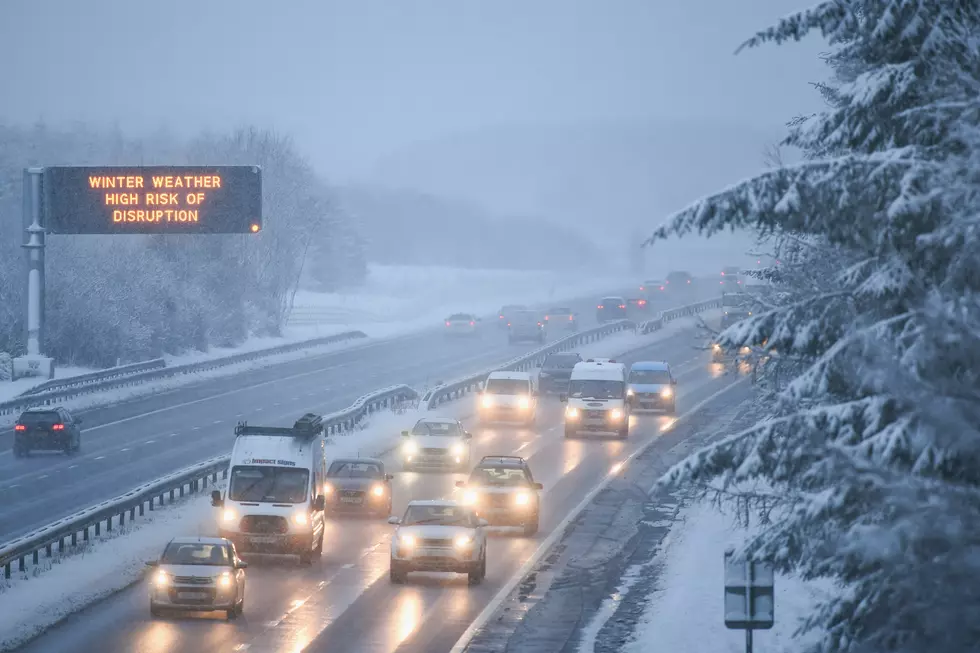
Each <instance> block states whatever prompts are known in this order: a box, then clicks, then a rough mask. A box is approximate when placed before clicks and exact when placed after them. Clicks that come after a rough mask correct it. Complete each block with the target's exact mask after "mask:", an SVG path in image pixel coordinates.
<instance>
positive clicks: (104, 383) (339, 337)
mask: <svg viewBox="0 0 980 653" xmlns="http://www.w3.org/2000/svg"><path fill="white" fill-rule="evenodd" d="M360 338H367V334H365V333H364V332H363V331H345V332H344V333H337V334H334V335H331V336H324V337H322V338H314V339H312V340H303V341H300V342H292V343H289V344H286V345H280V346H278V347H271V348H268V349H257V350H255V351H248V352H243V353H241V354H234V355H232V356H222V357H221V358H213V359H211V360H206V361H200V362H198V363H188V364H186V365H175V366H173V367H163V368H160V369H150V370H145V371H135V372H130V373H128V374H120V373H119V371H118V370H119V369H120V368H113V369H112V370H104V371H102V372H94V373H92V374H87V375H85V376H86V377H88V379H87V380H86V381H83V382H82V383H81V384H77V385H76V384H74V383H73V378H68V379H64V380H59V381H58V382H59V383H63V384H64V387H56V388H55V389H47V390H44V391H42V392H37V393H36V394H26V395H22V396H20V397H15V398H14V399H11V400H9V401H4V402H0V415H10V414H11V413H19V412H21V411H23V410H27V409H28V408H34V407H35V406H48V405H51V404H57V403H60V402H63V401H67V400H69V399H74V398H75V397H79V396H82V395H86V394H92V393H96V392H105V391H106V390H114V389H116V388H124V387H129V386H137V385H142V384H144V383H150V382H152V381H160V380H163V379H169V378H173V377H176V376H183V375H186V374H196V373H199V372H207V371H210V370H216V369H219V368H222V367H227V366H229V365H237V364H238V363H247V362H250V361H254V360H259V359H262V358H267V357H270V356H276V355H279V354H287V353H292V352H294V351H301V350H303V349H309V348H310V347H318V346H321V345H331V344H335V343H338V342H345V341H347V340H355V339H360ZM150 362H152V361H150Z"/></svg>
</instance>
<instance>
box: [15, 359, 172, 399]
mask: <svg viewBox="0 0 980 653" xmlns="http://www.w3.org/2000/svg"><path fill="white" fill-rule="evenodd" d="M166 366H167V361H165V360H164V359H162V358H154V359H153V360H150V361H143V362H142V363H130V364H129V365H120V366H119V367H110V368H108V369H104V370H99V371H98V372H90V373H88V374H79V375H77V376H69V377H67V378H64V379H52V380H50V381H45V382H44V383H39V384H38V385H36V386H34V387H33V388H31V389H30V390H25V391H24V392H22V393H20V395H19V396H20V397H27V396H30V395H36V394H40V393H42V392H51V391H53V390H63V389H65V388H77V387H79V386H83V385H88V384H90V383H98V382H99V381H108V380H109V379H117V378H119V377H121V376H131V375H133V374H139V373H140V372H150V371H152V370H162V369H163V368H165V367H166Z"/></svg>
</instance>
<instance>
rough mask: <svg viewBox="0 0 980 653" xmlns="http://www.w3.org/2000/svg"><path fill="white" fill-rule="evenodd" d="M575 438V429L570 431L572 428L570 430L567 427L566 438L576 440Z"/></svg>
mask: <svg viewBox="0 0 980 653" xmlns="http://www.w3.org/2000/svg"><path fill="white" fill-rule="evenodd" d="M575 436H576V433H575V429H570V428H568V427H567V426H566V427H565V437H566V438H574V437H575Z"/></svg>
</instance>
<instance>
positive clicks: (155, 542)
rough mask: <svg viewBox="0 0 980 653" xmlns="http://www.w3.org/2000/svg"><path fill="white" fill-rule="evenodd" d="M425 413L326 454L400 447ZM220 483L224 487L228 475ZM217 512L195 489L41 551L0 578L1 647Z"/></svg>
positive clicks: (138, 569)
mask: <svg viewBox="0 0 980 653" xmlns="http://www.w3.org/2000/svg"><path fill="white" fill-rule="evenodd" d="M471 407H472V403H471V402H465V401H464V402H457V403H454V404H453V405H451V406H447V407H446V408H445V409H444V410H441V411H440V412H441V413H442V414H448V415H456V416H458V417H460V418H463V417H465V416H466V415H467V414H468V411H469V409H470V408H471ZM420 416H421V413H420V412H419V411H418V410H417V409H409V410H406V411H405V412H402V413H396V412H386V413H379V414H377V415H375V416H374V417H372V418H371V419H370V420H369V421H368V422H365V425H364V428H363V429H362V430H360V431H355V432H353V433H352V434H351V435H347V436H337V437H334V438H332V439H331V440H332V441H331V443H330V444H329V445H328V456H329V457H331V458H337V457H341V456H347V455H367V456H371V455H378V456H380V455H382V454H383V453H385V452H386V451H389V450H391V449H392V448H393V447H395V446H396V445H397V444H398V441H399V434H400V433H401V431H402V430H403V429H407V428H411V426H412V425H414V424H415V422H416V420H418V419H419V417H420ZM219 488H220V489H222V490H223V489H224V481H222V482H221V484H220V485H219ZM209 489H210V488H209ZM215 514H216V513H215V509H214V508H213V507H212V506H211V499H210V492H207V493H202V494H198V495H192V496H190V497H189V498H185V499H184V500H180V501H177V502H175V503H173V504H168V505H166V506H165V507H163V508H157V509H156V510H155V511H154V512H152V513H147V514H146V516H145V517H141V518H139V519H137V520H136V521H133V522H130V523H129V524H127V525H125V526H123V527H117V528H116V529H114V530H113V531H111V532H108V533H107V532H105V531H103V535H102V536H101V537H98V538H95V537H93V539H92V540H91V541H90V542H89V543H87V544H84V545H81V546H79V547H77V548H75V549H73V550H71V551H70V552H69V553H67V554H65V555H61V554H59V553H58V552H57V551H55V552H54V555H53V557H52V558H50V559H45V558H44V557H43V554H42V558H41V561H40V562H41V564H40V565H38V566H37V567H33V568H29V570H28V571H27V572H26V573H20V572H15V573H14V575H13V577H12V578H11V579H10V580H9V581H4V580H0V614H3V615H4V619H3V620H2V622H0V650H10V649H12V648H15V647H16V646H19V645H20V644H22V643H23V642H25V641H26V640H29V639H31V638H32V637H34V636H36V635H37V634H38V633H40V632H42V631H43V630H45V629H46V628H49V627H50V626H52V625H53V624H55V623H57V622H58V621H60V620H61V619H63V618H65V617H67V616H68V615H70V614H72V613H74V612H77V611H78V610H81V609H82V608H84V607H85V606H86V605H89V604H91V603H94V602H95V601H98V600H99V599H101V598H104V597H106V596H109V595H110V594H113V593H114V592H118V591H119V590H121V589H123V588H125V587H127V586H129V585H132V584H133V583H135V582H138V581H140V580H141V579H142V578H143V575H144V573H145V569H146V568H145V562H146V561H147V560H152V559H155V558H158V557H159V556H160V553H161V552H162V551H163V547H164V545H166V543H167V542H168V541H170V539H171V538H173V537H175V536H178V535H207V536H213V535H216V534H217V528H216V521H215ZM80 563H81V564H80Z"/></svg>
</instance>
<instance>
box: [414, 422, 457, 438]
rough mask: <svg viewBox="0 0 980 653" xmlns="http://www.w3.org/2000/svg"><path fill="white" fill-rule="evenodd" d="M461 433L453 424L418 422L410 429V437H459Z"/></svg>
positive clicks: (455, 424)
mask: <svg viewBox="0 0 980 653" xmlns="http://www.w3.org/2000/svg"><path fill="white" fill-rule="evenodd" d="M462 434H463V433H462V431H460V428H459V424H457V423H455V422H418V423H417V424H416V425H415V428H413V429H412V435H447V436H451V437H457V438H458V437H459V436H461V435H462Z"/></svg>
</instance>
